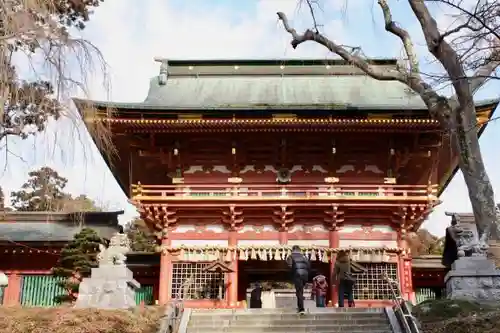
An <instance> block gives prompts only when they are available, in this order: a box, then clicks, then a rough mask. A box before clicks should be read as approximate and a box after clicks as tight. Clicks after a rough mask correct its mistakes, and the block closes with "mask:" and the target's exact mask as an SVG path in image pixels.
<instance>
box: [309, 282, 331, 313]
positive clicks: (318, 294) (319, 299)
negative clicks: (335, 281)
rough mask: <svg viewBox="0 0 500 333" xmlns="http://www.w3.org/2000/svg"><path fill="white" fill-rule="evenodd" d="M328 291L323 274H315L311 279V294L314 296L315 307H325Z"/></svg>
mask: <svg viewBox="0 0 500 333" xmlns="http://www.w3.org/2000/svg"><path fill="white" fill-rule="evenodd" d="M327 292H328V282H327V281H326V277H325V276H324V275H321V274H319V275H316V276H315V277H314V279H313V289H312V296H313V297H314V298H316V307H318V308H324V307H326V293H327Z"/></svg>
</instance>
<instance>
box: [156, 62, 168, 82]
mask: <svg viewBox="0 0 500 333" xmlns="http://www.w3.org/2000/svg"><path fill="white" fill-rule="evenodd" d="M154 60H155V61H156V62H159V63H161V65H160V74H159V75H158V84H159V85H160V86H164V85H166V84H167V78H168V59H166V58H160V57H155V58H154Z"/></svg>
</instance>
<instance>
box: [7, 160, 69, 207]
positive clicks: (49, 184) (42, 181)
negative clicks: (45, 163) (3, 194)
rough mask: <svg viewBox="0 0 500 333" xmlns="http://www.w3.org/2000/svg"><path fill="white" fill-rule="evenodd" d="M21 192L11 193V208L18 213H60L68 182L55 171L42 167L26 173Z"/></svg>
mask: <svg viewBox="0 0 500 333" xmlns="http://www.w3.org/2000/svg"><path fill="white" fill-rule="evenodd" d="M28 176H29V177H30V178H29V179H28V181H26V183H24V184H23V185H22V186H21V190H19V191H16V192H12V193H11V200H12V206H13V207H14V208H15V209H16V210H19V211H52V212H54V211H60V210H61V205H62V204H63V202H64V199H65V198H67V196H68V195H67V194H66V193H64V192H63V190H64V188H65V187H66V183H67V182H68V180H67V179H66V178H64V177H61V176H60V175H59V174H58V173H57V171H55V170H53V169H51V168H49V167H43V168H41V169H39V170H35V171H31V172H29V173H28Z"/></svg>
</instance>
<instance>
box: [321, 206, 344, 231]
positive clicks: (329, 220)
mask: <svg viewBox="0 0 500 333" xmlns="http://www.w3.org/2000/svg"><path fill="white" fill-rule="evenodd" d="M325 214H326V215H327V217H325V218H324V221H325V226H326V227H327V228H328V230H330V231H335V230H337V228H338V226H339V224H340V223H342V222H344V217H343V216H344V212H342V211H340V210H339V206H338V205H335V204H332V205H331V210H328V209H327V210H325Z"/></svg>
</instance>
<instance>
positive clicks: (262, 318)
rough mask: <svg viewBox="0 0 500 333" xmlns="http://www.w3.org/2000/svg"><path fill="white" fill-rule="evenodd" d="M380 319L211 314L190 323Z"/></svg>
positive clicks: (377, 316) (373, 316)
mask: <svg viewBox="0 0 500 333" xmlns="http://www.w3.org/2000/svg"><path fill="white" fill-rule="evenodd" d="M381 318H384V319H385V318H387V317H386V316H385V315H382V314H375V313H374V314H371V313H370V314H368V313H367V314H357V315H356V314H333V313H332V314H320V315H318V314H316V315H311V314H304V315H300V314H298V313H293V314H292V313H290V314H281V315H280V314H275V315H271V314H251V315H224V316H221V315H217V314H215V313H214V314H213V315H212V316H211V317H209V316H193V315H191V318H190V321H191V322H207V321H208V322H226V321H230V322H234V321H240V320H243V321H249V320H258V321H278V320H280V321H288V320H357V319H367V320H376V319H381Z"/></svg>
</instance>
